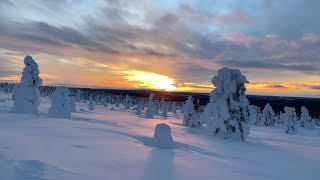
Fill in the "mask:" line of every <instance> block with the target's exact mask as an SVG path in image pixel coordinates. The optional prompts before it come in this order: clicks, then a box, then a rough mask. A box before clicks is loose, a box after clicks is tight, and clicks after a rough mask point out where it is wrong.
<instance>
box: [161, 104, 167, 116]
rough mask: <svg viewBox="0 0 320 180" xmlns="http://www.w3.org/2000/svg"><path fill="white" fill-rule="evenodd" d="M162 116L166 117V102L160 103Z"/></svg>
mask: <svg viewBox="0 0 320 180" xmlns="http://www.w3.org/2000/svg"><path fill="white" fill-rule="evenodd" d="M162 117H168V105H167V103H166V102H163V104H162Z"/></svg>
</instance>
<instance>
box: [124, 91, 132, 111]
mask: <svg viewBox="0 0 320 180" xmlns="http://www.w3.org/2000/svg"><path fill="white" fill-rule="evenodd" d="M123 105H124V109H130V96H129V95H128V94H127V96H126V99H125V100H124V103H123Z"/></svg>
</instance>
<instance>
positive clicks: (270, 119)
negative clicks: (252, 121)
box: [259, 103, 276, 126]
mask: <svg viewBox="0 0 320 180" xmlns="http://www.w3.org/2000/svg"><path fill="white" fill-rule="evenodd" d="M275 122H276V115H275V113H274V111H273V109H272V107H271V106H270V104H269V103H267V104H266V105H265V107H264V109H263V111H262V117H261V121H260V123H259V124H260V125H263V126H273V125H274V124H275Z"/></svg>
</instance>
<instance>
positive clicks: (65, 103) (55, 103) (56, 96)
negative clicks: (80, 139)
mask: <svg viewBox="0 0 320 180" xmlns="http://www.w3.org/2000/svg"><path fill="white" fill-rule="evenodd" d="M69 94H70V91H69V90H68V88H66V87H65V86H59V87H57V88H56V90H55V91H54V93H53V94H52V96H51V107H50V108H49V112H48V117H50V118H64V119H70V118H71V110H70V101H69V98H68V96H69Z"/></svg>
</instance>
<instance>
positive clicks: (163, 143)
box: [154, 124, 173, 149]
mask: <svg viewBox="0 0 320 180" xmlns="http://www.w3.org/2000/svg"><path fill="white" fill-rule="evenodd" d="M154 140H155V146H156V147H158V148H160V149H172V148H173V138H172V136H171V128H170V126H168V125H166V124H157V126H156V128H155V132H154Z"/></svg>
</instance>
